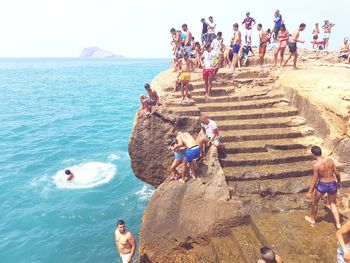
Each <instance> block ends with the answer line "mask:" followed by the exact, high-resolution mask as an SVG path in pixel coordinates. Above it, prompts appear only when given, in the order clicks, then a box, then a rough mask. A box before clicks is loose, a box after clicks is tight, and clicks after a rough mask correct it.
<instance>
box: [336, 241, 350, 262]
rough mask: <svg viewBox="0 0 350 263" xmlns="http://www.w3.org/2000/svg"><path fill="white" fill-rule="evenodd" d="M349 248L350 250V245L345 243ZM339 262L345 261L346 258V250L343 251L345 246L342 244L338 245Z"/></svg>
mask: <svg viewBox="0 0 350 263" xmlns="http://www.w3.org/2000/svg"><path fill="white" fill-rule="evenodd" d="M345 246H346V248H347V250H348V251H350V245H349V244H346V245H345ZM337 260H338V261H337V262H338V263H345V260H344V251H343V248H342V247H341V246H339V247H338V249H337Z"/></svg>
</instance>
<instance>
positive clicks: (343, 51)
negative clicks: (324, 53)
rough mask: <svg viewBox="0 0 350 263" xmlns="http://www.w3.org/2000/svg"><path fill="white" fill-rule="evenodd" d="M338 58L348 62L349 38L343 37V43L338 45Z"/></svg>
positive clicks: (349, 59) (349, 52)
mask: <svg viewBox="0 0 350 263" xmlns="http://www.w3.org/2000/svg"><path fill="white" fill-rule="evenodd" d="M339 53H340V56H339V57H340V58H343V59H347V60H348V62H350V56H349V54H350V46H349V38H347V37H345V38H344V41H343V43H342V44H341V45H340V50H339Z"/></svg>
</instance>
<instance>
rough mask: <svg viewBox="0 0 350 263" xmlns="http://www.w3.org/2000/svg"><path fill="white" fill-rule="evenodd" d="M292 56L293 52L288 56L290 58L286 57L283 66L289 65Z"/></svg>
mask: <svg viewBox="0 0 350 263" xmlns="http://www.w3.org/2000/svg"><path fill="white" fill-rule="evenodd" d="M292 56H293V53H290V54H289V56H288V58H287V59H286V61H284V63H283V67H285V66H286V65H287V63H288V61H289V60H290V58H291V57H292Z"/></svg>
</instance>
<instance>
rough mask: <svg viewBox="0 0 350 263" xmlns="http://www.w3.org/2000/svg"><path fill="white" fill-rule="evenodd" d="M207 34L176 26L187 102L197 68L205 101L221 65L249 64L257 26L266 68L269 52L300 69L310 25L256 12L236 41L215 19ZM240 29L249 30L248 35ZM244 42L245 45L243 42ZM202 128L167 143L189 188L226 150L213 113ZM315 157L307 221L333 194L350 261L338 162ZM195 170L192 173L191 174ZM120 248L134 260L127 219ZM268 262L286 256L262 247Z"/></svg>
mask: <svg viewBox="0 0 350 263" xmlns="http://www.w3.org/2000/svg"><path fill="white" fill-rule="evenodd" d="M200 21H201V23H202V33H201V36H200V41H195V38H194V36H193V35H192V33H191V31H190V29H189V27H188V25H187V24H183V25H182V26H181V29H182V30H176V29H175V28H171V30H170V33H171V36H172V41H171V45H172V51H173V55H174V59H173V66H174V70H175V71H177V72H178V75H177V79H176V81H175V85H174V92H176V91H177V89H178V88H179V87H180V89H181V101H184V100H186V99H189V98H190V97H191V94H190V92H189V82H190V80H191V72H192V71H193V70H195V69H196V68H201V69H202V77H203V80H204V85H205V95H204V96H205V98H206V99H209V98H210V96H211V89H212V81H213V80H215V76H216V74H217V72H218V70H219V69H220V68H221V67H225V66H226V67H229V68H232V69H233V70H235V69H236V68H237V67H242V66H246V65H247V61H248V58H249V53H252V55H253V56H254V55H255V54H254V51H253V48H252V45H251V44H252V31H253V29H254V27H255V26H256V30H257V31H258V33H259V45H258V53H259V64H260V65H261V66H262V65H263V64H264V57H265V53H266V50H267V49H270V50H273V54H274V56H273V65H274V66H275V67H276V66H277V64H279V65H280V66H281V67H285V66H286V65H287V63H288V62H289V60H290V59H291V58H292V57H293V66H294V68H295V69H296V68H297V66H296V64H297V58H298V52H297V50H298V48H297V44H298V43H305V41H303V40H300V38H299V37H300V33H301V32H303V31H304V30H305V28H306V25H305V24H304V23H301V24H300V25H299V27H298V28H297V29H295V30H294V31H293V32H292V33H290V32H289V31H288V30H287V28H286V23H285V20H284V19H283V17H282V15H281V13H280V11H279V10H276V11H275V12H274V19H273V22H274V26H273V29H272V30H271V29H269V28H268V29H266V30H265V29H264V27H263V25H262V24H261V23H259V22H257V21H256V20H255V19H254V18H253V17H251V16H250V12H247V13H246V16H245V18H244V19H243V21H242V23H241V25H239V24H238V23H234V24H233V36H232V38H231V39H230V44H229V45H227V46H226V45H225V44H224V39H223V33H222V32H220V31H217V25H216V23H215V21H214V18H213V17H212V16H210V17H209V18H208V20H206V19H204V18H202V19H201V20H200ZM334 25H335V24H334V23H331V22H329V21H328V20H325V22H324V25H323V26H322V27H321V29H322V30H323V33H324V35H323V38H322V39H320V37H319V35H320V28H319V24H318V23H316V24H315V28H314V29H313V30H312V41H311V43H312V44H313V49H315V50H323V49H324V50H327V49H328V46H329V39H330V34H331V31H332V28H333V27H334ZM240 26H242V27H243V29H242V31H241V30H240ZM243 42H244V43H243ZM287 47H288V49H289V55H288V56H287V57H286V58H285V56H284V54H285V50H286V48H287ZM339 57H340V58H343V59H347V61H348V62H349V63H350V48H349V44H348V38H345V39H344V42H343V43H342V45H341V47H340V56H339ZM145 89H146V91H147V96H145V95H140V102H141V110H143V111H145V112H146V113H147V114H149V115H151V114H152V113H153V112H154V110H156V109H157V107H158V106H160V105H161V104H160V102H159V97H158V95H157V92H156V91H155V90H154V89H152V88H151V86H150V85H149V84H148V83H146V84H145ZM200 123H201V129H202V131H203V136H199V138H197V139H196V138H194V137H193V136H192V135H191V134H190V133H188V132H186V131H178V132H176V134H174V135H173V137H172V138H170V139H169V140H168V141H167V147H168V150H169V151H171V152H172V153H173V154H174V161H173V162H172V165H171V176H170V180H174V181H178V182H180V183H182V184H185V183H186V181H187V180H189V177H191V178H192V180H196V178H197V174H196V165H195V163H200V162H201V161H202V160H203V159H205V158H206V153H207V152H208V149H209V148H210V147H211V146H214V147H220V140H221V137H220V133H219V130H218V127H217V124H216V122H215V121H214V120H212V119H210V118H209V116H207V115H201V117H200ZM311 152H312V154H313V155H314V156H315V159H316V161H317V162H316V164H315V165H314V166H313V176H312V179H311V182H310V188H309V191H308V192H307V194H306V199H309V200H311V201H312V206H311V215H310V216H305V220H306V221H307V222H309V223H311V224H312V225H314V224H315V223H316V216H317V211H318V203H319V201H320V200H321V198H322V197H323V196H324V195H325V194H327V197H328V204H329V205H330V208H331V211H332V213H333V216H334V219H335V226H336V228H337V232H336V236H337V239H338V241H339V244H340V246H339V249H338V262H350V243H349V242H350V221H349V222H347V223H345V224H344V225H343V226H341V224H340V216H339V211H338V208H337V205H336V196H337V191H338V190H339V188H340V182H341V178H340V174H339V171H338V170H337V168H336V166H335V164H334V162H333V161H332V160H331V159H329V158H325V157H323V156H322V150H321V148H319V147H317V146H314V147H312V149H311ZM188 170H189V171H188ZM115 238H116V245H117V248H118V250H119V252H120V256H121V258H122V262H123V263H126V262H127V263H130V262H132V258H133V255H134V253H135V246H136V244H135V239H134V237H133V236H132V234H131V233H130V232H129V231H128V230H126V229H125V223H124V221H122V220H120V221H118V223H117V230H116V232H115ZM260 252H261V257H262V259H261V260H259V261H258V262H261V263H270V262H277V263H281V262H282V258H281V257H280V256H278V255H276V254H275V252H274V251H273V250H272V249H270V248H268V247H262V248H261V249H260Z"/></svg>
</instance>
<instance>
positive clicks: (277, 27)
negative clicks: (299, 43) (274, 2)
mask: <svg viewBox="0 0 350 263" xmlns="http://www.w3.org/2000/svg"><path fill="white" fill-rule="evenodd" d="M273 22H274V23H275V26H274V28H273V33H274V34H273V38H274V40H275V41H276V40H277V38H278V33H279V31H280V28H281V25H282V24H283V20H282V15H281V14H280V10H276V11H275V19H274V20H273Z"/></svg>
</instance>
